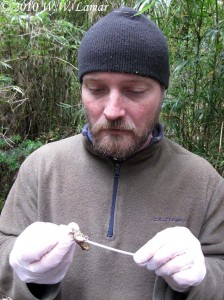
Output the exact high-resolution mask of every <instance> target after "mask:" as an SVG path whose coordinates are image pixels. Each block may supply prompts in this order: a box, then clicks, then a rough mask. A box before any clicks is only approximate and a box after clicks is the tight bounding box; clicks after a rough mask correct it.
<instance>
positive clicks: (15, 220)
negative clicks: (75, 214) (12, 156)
mask: <svg viewBox="0 0 224 300" xmlns="http://www.w3.org/2000/svg"><path fill="white" fill-rule="evenodd" d="M36 166H38V158H36V155H35V154H32V155H31V156H30V157H29V158H28V159H27V160H26V161H25V162H24V163H23V164H22V166H21V168H20V170H19V173H18V176H17V179H16V181H15V183H14V185H13V186H12V189H11V191H10V193H9V195H8V198H7V200H6V202H5V206H4V208H3V210H2V213H1V215H0V288H1V289H2V290H3V291H4V292H5V293H6V294H7V296H9V297H11V298H12V299H13V300H17V299H18V300H21V299H24V300H26V299H27V300H28V299H29V300H34V299H48V300H53V299H55V297H56V295H57V294H58V293H59V288H60V287H59V285H55V286H49V287H48V288H47V287H46V286H45V289H46V295H45V296H44V297H41V298H36V297H35V296H34V295H33V294H32V293H31V292H30V289H29V288H28V285H27V284H26V283H24V282H22V281H21V280H20V279H19V278H18V276H17V275H16V274H15V273H14V272H13V269H12V268H11V266H10V264H9V254H10V252H11V250H12V248H13V245H14V242H15V240H16V237H17V236H18V235H19V234H20V233H21V232H22V231H23V230H24V229H25V228H26V227H27V226H29V225H30V224H31V223H33V222H35V221H37V220H38V210H37V193H38V184H37V178H38V172H37V167H36ZM27 246H29V245H27Z"/></svg>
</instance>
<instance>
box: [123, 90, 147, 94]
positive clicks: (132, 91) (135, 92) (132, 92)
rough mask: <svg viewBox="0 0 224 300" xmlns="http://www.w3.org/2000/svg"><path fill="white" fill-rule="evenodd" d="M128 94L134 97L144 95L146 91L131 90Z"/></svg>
mask: <svg viewBox="0 0 224 300" xmlns="http://www.w3.org/2000/svg"><path fill="white" fill-rule="evenodd" d="M127 92H128V93H130V94H133V95H142V94H143V93H144V91H136V90H130V91H127Z"/></svg>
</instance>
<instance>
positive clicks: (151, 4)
mask: <svg viewBox="0 0 224 300" xmlns="http://www.w3.org/2000/svg"><path fill="white" fill-rule="evenodd" d="M156 1H157V0H153V1H152V2H151V3H149V4H148V5H146V6H145V7H144V8H143V9H142V10H140V11H139V12H137V13H136V14H135V15H134V16H138V15H141V14H142V13H144V12H145V11H147V10H149V9H150V8H151V7H152V6H153V5H154V4H155V3H156Z"/></svg>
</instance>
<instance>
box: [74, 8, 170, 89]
mask: <svg viewBox="0 0 224 300" xmlns="http://www.w3.org/2000/svg"><path fill="white" fill-rule="evenodd" d="M136 13H137V11H135V10H133V9H131V8H127V7H125V8H121V9H118V10H114V11H113V12H111V13H110V14H108V15H106V16H105V17H103V18H101V19H100V20H99V21H98V22H97V23H95V24H94V25H93V26H92V27H91V28H90V29H89V30H88V31H87V32H86V34H85V36H84V37H83V39H82V42H81V45H80V47H79V52H78V69H79V73H78V74H79V80H80V82H82V78H83V76H84V75H85V74H87V73H91V72H98V71H102V72H121V73H131V74H136V75H141V76H146V77H152V78H154V79H156V80H158V81H159V82H160V83H162V84H163V85H164V86H165V88H168V85H169V75H170V72H169V55H168V47H167V42H166V38H165V36H164V35H163V33H162V32H161V31H160V29H159V28H158V27H157V26H156V25H155V23H153V22H152V21H150V20H149V19H148V18H147V17H146V16H144V15H142V14H141V15H138V16H134V15H135V14H136Z"/></svg>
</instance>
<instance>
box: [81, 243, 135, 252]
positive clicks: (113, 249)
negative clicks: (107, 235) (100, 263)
mask: <svg viewBox="0 0 224 300" xmlns="http://www.w3.org/2000/svg"><path fill="white" fill-rule="evenodd" d="M85 242H86V243H89V244H90V245H94V246H97V247H100V248H104V249H107V250H110V251H115V252H119V253H122V254H126V255H131V256H133V255H134V253H131V252H127V251H123V250H119V249H115V248H112V247H109V246H105V245H102V244H98V243H95V242H92V241H90V240H86V241H85Z"/></svg>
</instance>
